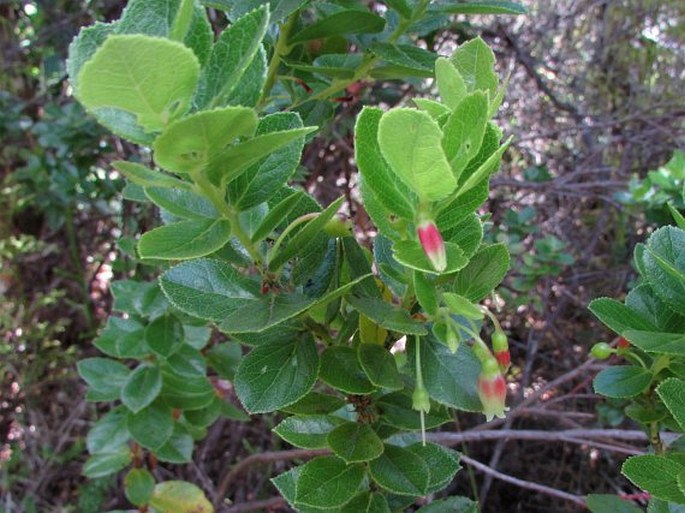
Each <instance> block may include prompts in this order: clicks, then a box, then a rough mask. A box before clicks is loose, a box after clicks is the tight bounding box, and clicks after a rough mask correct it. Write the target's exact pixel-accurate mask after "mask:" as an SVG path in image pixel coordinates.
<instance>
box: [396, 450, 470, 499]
mask: <svg viewBox="0 0 685 513" xmlns="http://www.w3.org/2000/svg"><path fill="white" fill-rule="evenodd" d="M407 449H408V450H409V451H411V452H412V453H414V454H415V455H417V456H418V457H420V458H421V459H422V460H423V461H424V462H425V463H426V466H428V468H429V470H430V472H429V475H430V479H429V482H428V490H427V491H426V493H435V492H438V491H440V490H442V489H443V488H445V487H446V486H447V485H449V484H450V483H451V482H452V479H454V476H455V475H456V473H457V472H458V471H459V469H460V468H461V466H460V465H459V454H458V453H457V452H455V451H453V450H452V449H448V448H447V447H443V446H442V445H438V444H434V443H430V442H429V443H427V444H426V445H423V444H420V443H417V444H413V445H410V446H409V447H407Z"/></svg>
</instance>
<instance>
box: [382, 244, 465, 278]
mask: <svg viewBox="0 0 685 513" xmlns="http://www.w3.org/2000/svg"><path fill="white" fill-rule="evenodd" d="M392 250H393V256H394V257H395V260H397V261H398V262H399V263H401V264H403V265H406V266H407V267H410V268H412V269H415V270H417V271H421V272H424V273H431V274H449V273H453V272H456V271H458V270H460V269H462V268H464V267H465V266H466V265H467V264H468V262H469V259H468V258H466V257H465V256H464V251H463V250H462V249H461V248H460V247H459V246H458V245H457V244H454V243H452V242H445V251H446V252H447V267H445V270H444V271H442V272H441V273H439V272H438V271H436V270H435V268H434V267H433V264H432V263H431V262H430V260H428V257H427V256H426V253H425V252H424V251H423V248H422V247H421V244H419V243H418V242H417V241H414V240H403V241H399V242H395V243H394V244H393V246H392Z"/></svg>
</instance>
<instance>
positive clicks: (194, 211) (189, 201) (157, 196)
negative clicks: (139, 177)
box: [145, 187, 219, 220]
mask: <svg viewBox="0 0 685 513" xmlns="http://www.w3.org/2000/svg"><path fill="white" fill-rule="evenodd" d="M145 195H146V196H147V197H148V198H149V199H150V201H152V202H153V203H154V204H155V205H157V206H158V207H160V208H163V209H164V210H167V211H168V212H169V213H171V214H172V215H174V216H176V217H181V218H183V219H205V220H206V219H212V220H216V218H218V217H219V213H218V212H217V211H216V209H215V208H214V206H213V205H212V203H211V202H210V201H209V200H208V199H207V198H205V197H204V196H200V195H198V194H195V193H194V192H191V191H184V190H181V189H163V188H160V187H146V188H145Z"/></svg>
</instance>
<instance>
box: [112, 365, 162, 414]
mask: <svg viewBox="0 0 685 513" xmlns="http://www.w3.org/2000/svg"><path fill="white" fill-rule="evenodd" d="M161 391H162V374H161V372H160V371H159V367H150V366H148V365H145V364H141V365H139V366H138V367H136V369H135V370H134V371H133V372H132V373H131V374H130V375H129V376H128V379H127V380H126V383H125V384H124V386H123V388H122V389H121V402H123V403H124V405H126V407H127V408H128V409H129V410H131V411H132V412H133V413H138V412H139V411H140V410H142V409H143V408H145V407H146V406H148V405H149V404H150V403H152V401H154V400H155V398H156V397H157V396H158V395H159V393H160V392H161Z"/></svg>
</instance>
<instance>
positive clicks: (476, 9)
mask: <svg viewBox="0 0 685 513" xmlns="http://www.w3.org/2000/svg"><path fill="white" fill-rule="evenodd" d="M436 10H438V11H440V12H445V13H450V14H526V8H525V7H523V6H522V5H521V4H519V3H518V2H506V1H501V0H467V1H462V2H453V3H451V4H445V3H442V4H440V5H439V6H438V7H437V9H436Z"/></svg>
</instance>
